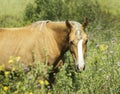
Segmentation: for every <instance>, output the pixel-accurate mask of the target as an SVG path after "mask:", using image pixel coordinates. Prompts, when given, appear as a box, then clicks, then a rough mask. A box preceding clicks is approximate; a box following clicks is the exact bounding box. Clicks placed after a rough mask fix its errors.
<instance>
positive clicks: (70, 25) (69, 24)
mask: <svg viewBox="0 0 120 94" xmlns="http://www.w3.org/2000/svg"><path fill="white" fill-rule="evenodd" d="M65 23H66V26H67V27H68V28H72V24H71V23H70V22H69V21H68V20H66V22H65Z"/></svg>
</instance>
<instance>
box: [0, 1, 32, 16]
mask: <svg viewBox="0 0 120 94" xmlns="http://www.w3.org/2000/svg"><path fill="white" fill-rule="evenodd" d="M32 1H33V0H20V1H18V0H0V15H16V16H18V17H21V16H22V14H23V12H24V9H25V7H26V4H28V3H29V2H32ZM8 10H9V11H8ZM18 14H19V15H18Z"/></svg>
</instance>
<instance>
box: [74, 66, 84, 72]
mask: <svg viewBox="0 0 120 94" xmlns="http://www.w3.org/2000/svg"><path fill="white" fill-rule="evenodd" d="M84 70H85V65H84V66H83V67H79V65H75V71H76V72H82V71H84Z"/></svg>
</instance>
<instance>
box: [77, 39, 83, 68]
mask: <svg viewBox="0 0 120 94" xmlns="http://www.w3.org/2000/svg"><path fill="white" fill-rule="evenodd" d="M82 41H83V40H82V39H81V40H79V42H78V60H77V64H78V68H79V69H83V68H84V58H83V52H82Z"/></svg>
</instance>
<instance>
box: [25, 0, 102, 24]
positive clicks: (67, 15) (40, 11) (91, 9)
mask: <svg viewBox="0 0 120 94" xmlns="http://www.w3.org/2000/svg"><path fill="white" fill-rule="evenodd" d="M98 12H100V7H99V4H98V3H93V2H92V0H35V2H34V3H33V4H28V6H27V7H26V11H25V17H24V20H25V21H28V22H33V21H36V20H66V19H69V20H77V21H81V20H82V19H83V18H84V17H89V19H90V20H94V19H95V18H96V16H97V14H98Z"/></svg>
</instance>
